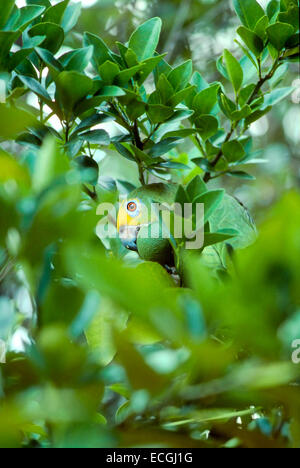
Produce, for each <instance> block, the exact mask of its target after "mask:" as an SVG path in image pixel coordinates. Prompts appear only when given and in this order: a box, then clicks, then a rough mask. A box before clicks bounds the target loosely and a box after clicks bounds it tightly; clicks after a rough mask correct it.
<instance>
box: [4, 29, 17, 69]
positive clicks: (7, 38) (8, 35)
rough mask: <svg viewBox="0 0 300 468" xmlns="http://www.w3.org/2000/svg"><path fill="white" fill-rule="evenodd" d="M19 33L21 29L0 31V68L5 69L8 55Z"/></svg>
mask: <svg viewBox="0 0 300 468" xmlns="http://www.w3.org/2000/svg"><path fill="white" fill-rule="evenodd" d="M20 35H21V31H17V32H13V31H0V69H1V70H2V69H4V70H6V67H7V66H8V55H9V51H10V49H11V47H12V45H13V43H14V42H15V41H16V40H17V39H18V37H19V36H20Z"/></svg>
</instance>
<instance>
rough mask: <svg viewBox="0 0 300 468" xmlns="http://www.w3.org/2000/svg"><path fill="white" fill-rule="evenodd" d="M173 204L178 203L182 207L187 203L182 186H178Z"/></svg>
mask: <svg viewBox="0 0 300 468" xmlns="http://www.w3.org/2000/svg"><path fill="white" fill-rule="evenodd" d="M175 203H180V205H181V206H184V204H185V203H189V199H188V196H187V193H186V191H185V188H184V187H183V186H182V185H179V186H178V189H177V193H176V196H175Z"/></svg>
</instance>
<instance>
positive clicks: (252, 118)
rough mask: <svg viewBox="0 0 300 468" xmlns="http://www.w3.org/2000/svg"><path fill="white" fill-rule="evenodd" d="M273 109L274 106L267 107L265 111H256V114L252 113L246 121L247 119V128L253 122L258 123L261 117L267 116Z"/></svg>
mask: <svg viewBox="0 0 300 468" xmlns="http://www.w3.org/2000/svg"><path fill="white" fill-rule="evenodd" d="M271 109H272V106H269V107H266V109H264V110H256V111H254V112H252V114H251V115H249V116H248V117H247V118H246V119H245V126H246V127H248V126H249V125H251V124H252V123H253V122H256V120H258V119H260V118H261V117H263V116H264V115H265V114H267V113H268V112H269V111H270V110H271Z"/></svg>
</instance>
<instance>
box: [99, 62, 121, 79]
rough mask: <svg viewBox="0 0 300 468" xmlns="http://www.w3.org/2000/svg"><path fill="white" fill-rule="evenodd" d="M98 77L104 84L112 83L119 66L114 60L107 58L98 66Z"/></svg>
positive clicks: (118, 71)
mask: <svg viewBox="0 0 300 468" xmlns="http://www.w3.org/2000/svg"><path fill="white" fill-rule="evenodd" d="M99 73H100V78H101V79H102V80H103V82H104V83H105V84H106V85H111V84H113V81H114V79H115V77H116V76H117V75H118V74H119V73H120V68H119V67H118V65H117V64H116V63H114V62H111V61H110V60H107V61H106V62H104V63H103V64H102V65H100V67H99Z"/></svg>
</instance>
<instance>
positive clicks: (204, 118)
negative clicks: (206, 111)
mask: <svg viewBox="0 0 300 468" xmlns="http://www.w3.org/2000/svg"><path fill="white" fill-rule="evenodd" d="M195 125H196V127H197V128H196V130H197V133H199V135H200V136H201V138H202V139H203V140H208V139H209V138H211V137H212V136H213V135H215V134H216V133H217V131H218V127H219V122H218V120H217V119H216V118H215V117H213V116H212V115H201V117H198V118H197V119H195Z"/></svg>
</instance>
